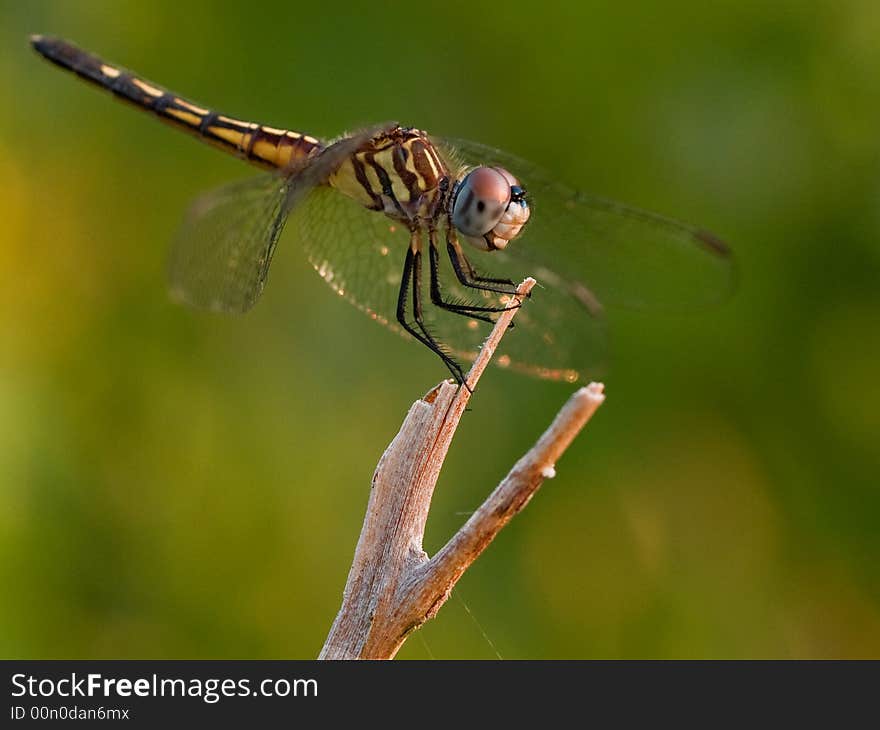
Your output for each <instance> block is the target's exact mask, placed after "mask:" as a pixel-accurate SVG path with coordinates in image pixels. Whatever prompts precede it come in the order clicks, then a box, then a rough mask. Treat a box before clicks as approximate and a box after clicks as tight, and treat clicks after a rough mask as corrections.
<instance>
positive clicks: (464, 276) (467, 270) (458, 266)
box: [446, 236, 516, 295]
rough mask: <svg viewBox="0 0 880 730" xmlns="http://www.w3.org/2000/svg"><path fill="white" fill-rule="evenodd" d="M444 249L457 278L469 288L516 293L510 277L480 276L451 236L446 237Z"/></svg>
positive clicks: (499, 292) (498, 292)
mask: <svg viewBox="0 0 880 730" xmlns="http://www.w3.org/2000/svg"><path fill="white" fill-rule="evenodd" d="M446 250H447V251H448V253H449V260H450V261H451V262H452V268H453V269H454V271H455V275H456V277H458V280H459V281H460V282H461V283H462V284H464V285H465V286H467V287H470V288H471V289H482V290H483V291H491V292H495V293H496V294H511V295H512V294H516V284H514V283H513V282H512V281H511V280H510V279H492V278H490V277H488V276H480V275H479V274H477V272H476V269H474V267H473V264H471V262H470V261H469V260H468V257H467V256H465V253H464V251H462V250H461V244H459V242H458V241H456V240H455V238H453V237H452V236H447V238H446Z"/></svg>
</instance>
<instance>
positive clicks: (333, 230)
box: [288, 186, 605, 381]
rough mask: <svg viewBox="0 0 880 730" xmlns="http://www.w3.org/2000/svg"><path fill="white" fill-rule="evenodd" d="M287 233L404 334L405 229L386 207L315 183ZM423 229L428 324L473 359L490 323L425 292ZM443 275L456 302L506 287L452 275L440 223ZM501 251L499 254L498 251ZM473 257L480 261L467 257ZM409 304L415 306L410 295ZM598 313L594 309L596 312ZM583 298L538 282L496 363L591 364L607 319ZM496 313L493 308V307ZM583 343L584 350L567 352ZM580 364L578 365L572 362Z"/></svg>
mask: <svg viewBox="0 0 880 730" xmlns="http://www.w3.org/2000/svg"><path fill="white" fill-rule="evenodd" d="M288 235H289V236H291V237H292V238H294V239H295V241H296V243H297V244H299V245H300V246H302V248H303V249H304V250H305V252H306V254H307V256H308V259H309V262H310V263H311V264H312V266H313V268H314V269H315V271H317V272H318V274H319V275H320V276H321V277H322V278H323V279H324V280H325V281H326V282H327V284H329V286H330V287H331V288H332V289H333V290H334V291H335V292H336V293H337V294H338V295H339V296H341V297H342V298H344V299H345V300H346V301H348V302H349V303H350V304H352V305H354V306H355V307H357V308H358V309H359V310H360V311H362V312H363V313H364V314H366V315H367V316H368V317H369V318H370V319H372V320H373V321H375V322H378V323H380V324H382V325H384V326H385V327H387V328H388V329H390V330H392V331H394V332H397V333H399V334H401V335H403V336H405V337H409V335H407V334H406V333H405V331H404V330H403V329H402V328H401V327H400V326H399V324H398V322H397V302H398V295H399V291H400V281H401V276H402V271H403V265H404V259H405V257H406V251H407V248H408V247H409V242H410V232H409V230H408V229H407V227H406V226H403V225H401V224H400V223H398V222H396V221H393V220H391V219H390V218H388V217H387V216H385V215H384V214H382V213H380V212H376V211H371V210H368V209H367V208H364V207H363V206H362V205H360V204H359V203H358V202H356V201H354V200H352V199H350V198H348V197H346V196H344V195H342V194H341V193H339V192H338V191H336V190H334V189H332V188H330V187H327V186H320V187H316V188H314V189H313V190H311V191H310V192H309V194H308V195H307V196H306V197H305V199H304V200H303V201H302V202H301V203H300V204H299V205H298V206H297V207H296V208H295V209H294V210H293V211H292V213H291V216H290V221H289V223H288ZM421 236H422V249H423V252H424V254H423V257H422V258H423V261H422V287H421V291H422V300H423V312H424V316H425V323H426V327H427V329H428V331H429V332H430V333H431V334H432V335H433V336H434V337H435V338H436V339H437V340H438V341H439V343H440V345H441V346H442V348H443V349H444V350H445V351H447V352H448V353H449V354H450V355H451V356H453V357H454V358H456V359H457V360H459V361H462V362H467V361H470V360H472V359H473V357H474V356H475V354H476V352H477V350H478V349H479V347H480V345H481V344H482V342H483V340H484V339H485V337H486V335H487V334H488V331H489V328H490V327H491V324H490V323H487V322H484V321H481V320H478V319H477V318H474V317H468V316H462V315H460V314H455V313H452V312H449V311H445V310H443V309H442V308H439V307H437V306H435V305H434V304H433V303H432V302H431V299H430V268H429V266H430V264H429V258H428V256H429V254H428V240H427V232H426V231H423V232H422V233H421ZM438 238H439V241H440V277H439V278H440V281H441V289H442V294H443V297H444V298H445V299H446V300H448V301H451V302H454V303H456V304H463V303H468V304H476V305H479V306H490V307H491V306H506V305H507V304H508V303H509V299H508V298H507V297H505V296H504V295H499V294H493V293H489V292H476V291H474V290H472V289H469V288H466V287H464V286H462V285H461V284H460V283H459V282H458V281H457V279H456V277H455V274H454V271H453V270H452V266H451V264H450V262H449V259H448V257H447V255H446V247H445V231H441V232H439V235H438ZM496 256H498V257H499V258H496ZM487 258H488V261H487V262H486V263H487V264H488V265H489V266H491V268H490V269H487V272H491V274H492V275H498V276H502V277H510V278H511V279H513V280H515V281H516V282H517V283H518V282H519V281H521V280H522V279H523V278H525V276H527V275H528V274H529V273H531V272H530V270H529V268H528V266H525V265H524V264H523V262H522V261H519V260H516V259H512V258H510V257H507V256H504V255H503V254H502V253H498V254H492V255H491V256H489V257H487ZM472 261H473V263H474V264H475V265H478V264H479V263H481V262H479V261H477V260H476V258H474V257H472ZM411 296H412V295H411V294H410V298H409V299H408V301H407V309H408V311H409V312H411V311H412V299H411ZM595 314H598V312H597V313H595ZM583 315H584V309H583V305H582V304H580V303H579V302H578V300H577V299H576V298H573V297H572V296H570V295H566V294H563V295H560V290H558V289H555V288H554V289H550V288H548V289H540V290H535V292H534V293H533V296H532V300H530V301H529V302H527V303H526V306H525V307H524V308H523V310H522V311H521V312H519V313H518V315H517V320H516V327H515V328H514V330H512V331H511V332H509V333H508V334H507V335H506V337H505V338H504V342H503V343H502V347H501V349H500V350H499V352H498V355H497V356H496V358H495V362H496V364H499V365H501V366H503V367H508V368H510V369H517V370H521V371H523V372H526V373H528V374H530V375H536V376H538V377H543V378H552V379H560V380H567V381H574V380H577V379H578V378H579V377H585V376H586V375H587V374H590V375H593V374H594V373H595V370H593V369H589V368H585V365H595V364H596V363H597V362H598V361H599V360H600V359H601V356H602V354H603V353H604V350H605V348H604V346H603V343H604V327H603V326H602V320H601V318H598V317H591V316H589V313H588V316H586V317H585V316H583ZM491 316H493V317H494V316H496V315H491ZM572 340H576V341H577V342H578V343H579V344H580V350H581V357H580V358H579V359H578V358H575V357H574V356H573V355H572V352H571V342H572ZM575 365H577V368H576V367H575Z"/></svg>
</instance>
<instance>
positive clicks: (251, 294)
mask: <svg viewBox="0 0 880 730" xmlns="http://www.w3.org/2000/svg"><path fill="white" fill-rule="evenodd" d="M289 192H290V183H289V180H288V179H285V178H283V177H281V176H280V175H277V174H271V175H263V176H261V177H258V178H254V179H250V180H245V181H242V182H236V183H232V184H230V185H225V186H223V187H221V188H218V189H217V190H213V191H210V192H208V193H205V194H203V195H201V196H199V197H198V198H196V200H195V201H194V202H193V203H192V205H191V206H190V208H189V210H188V211H187V214H186V217H185V219H184V222H183V225H182V226H181V228H180V230H179V232H178V234H177V237H176V239H175V241H174V244H173V246H172V249H171V258H170V261H169V267H168V276H169V281H170V287H171V295H172V297H174V298H175V299H177V300H179V301H182V302H185V303H186V304H189V305H191V306H194V307H198V308H201V309H209V310H213V311H218V312H232V313H240V312H245V311H247V310H248V309H250V308H251V307H252V306H253V305H254V303H255V302H256V301H257V299H258V298H259V296H260V294H261V293H262V291H263V287H264V286H265V283H266V275H267V273H268V270H269V264H270V262H271V260H272V254H273V252H274V250H275V244H276V243H277V241H278V237H279V236H280V235H281V231H282V229H283V228H284V221H285V218H286V214H287V211H286V206H285V204H286V201H287V199H288V195H289Z"/></svg>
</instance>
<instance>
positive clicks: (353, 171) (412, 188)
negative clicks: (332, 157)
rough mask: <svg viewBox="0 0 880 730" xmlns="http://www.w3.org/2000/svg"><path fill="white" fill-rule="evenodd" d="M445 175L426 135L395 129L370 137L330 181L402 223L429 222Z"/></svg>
mask: <svg viewBox="0 0 880 730" xmlns="http://www.w3.org/2000/svg"><path fill="white" fill-rule="evenodd" d="M448 179H449V173H448V171H447V169H446V165H445V163H444V162H443V160H442V159H441V157H440V155H439V154H438V153H437V151H436V150H435V149H434V145H433V144H432V143H431V141H430V139H429V138H428V136H427V135H426V134H425V133H424V132H422V131H421V130H418V129H408V128H403V127H395V128H393V129H391V130H390V131H384V132H381V133H379V134H377V135H376V136H374V137H372V138H371V139H369V140H368V141H367V142H366V143H365V144H364V145H363V146H362V147H361V148H360V149H359V150H357V151H356V152H355V153H354V154H352V155H350V156H349V157H348V158H347V159H346V160H345V161H344V162H343V163H342V164H341V165H340V166H339V168H338V169H337V170H336V171H335V172H334V173H333V174H332V175H331V176H330V179H329V183H330V185H332V186H333V187H334V188H336V189H337V190H339V191H340V192H342V193H344V194H345V195H348V196H349V197H351V198H354V199H355V200H357V201H358V202H359V203H361V204H362V205H364V206H365V207H367V208H370V209H371V210H376V211H381V212H383V213H385V214H386V215H388V216H390V217H391V218H395V219H398V220H402V221H407V222H410V221H419V220H421V221H424V220H434V219H435V218H436V217H437V215H438V212H440V210H441V208H440V205H441V203H442V200H443V197H444V192H445V186H446V181H448Z"/></svg>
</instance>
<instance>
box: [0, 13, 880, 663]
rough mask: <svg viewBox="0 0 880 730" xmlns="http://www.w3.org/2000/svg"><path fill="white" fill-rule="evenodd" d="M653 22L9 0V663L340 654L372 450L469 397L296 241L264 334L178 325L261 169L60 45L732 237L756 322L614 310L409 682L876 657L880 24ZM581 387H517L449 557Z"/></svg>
mask: <svg viewBox="0 0 880 730" xmlns="http://www.w3.org/2000/svg"><path fill="white" fill-rule="evenodd" d="M635 5H637V6H640V7H633V4H630V3H594V2H586V3H571V4H568V5H556V4H554V3H540V4H537V5H536V4H535V3H534V2H526V1H524V0H508V1H507V2H504V3H501V4H499V3H494V2H493V3H479V2H458V1H455V0H453V1H450V2H445V3H411V4H406V5H400V6H397V7H395V8H392V6H390V5H388V6H386V5H384V4H381V3H364V4H362V5H352V6H347V5H345V4H343V3H333V4H332V5H329V6H326V5H322V4H320V3H314V4H313V3H309V4H299V3H297V2H294V1H292V0H287V1H285V2H279V3H260V4H259V6H257V5H255V4H248V3H244V4H242V3H240V2H227V3H218V2H195V3H186V4H185V5H183V6H182V5H181V3H180V2H167V1H166V2H151V3H135V2H128V3H116V2H112V3H111V2H88V3H62V2H58V3H38V2H29V3H18V2H11V1H9V0H4V2H3V3H2V6H0V7H2V23H0V43H2V47H3V49H4V52H3V54H2V57H0V88H2V90H3V98H4V99H5V103H4V105H3V113H2V114H0V184H2V191H3V194H2V196H0V220H2V225H0V585H2V590H0V593H2V598H0V627H2V628H0V655H2V656H4V657H7V658H13V657H16V658H19V657H20V658H42V657H64V658H89V657H120V658H135V657H144V658H159V657H167V658H214V657H217V658H233V657H240V658H246V657H249V658H268V657H290V658H300V657H312V656H315V655H316V653H317V652H318V650H319V648H320V646H321V644H322V642H323V639H324V637H325V635H326V632H327V630H328V628H329V626H330V623H331V621H332V619H333V617H334V615H335V612H336V610H337V608H338V605H339V601H340V596H341V591H342V587H343V584H344V582H345V578H346V575H347V571H348V567H349V563H350V559H351V556H352V552H353V549H354V546H355V542H356V540H357V536H358V533H359V529H360V525H361V520H362V516H363V511H364V507H365V505H366V500H367V494H368V489H369V480H370V476H371V474H372V470H373V468H374V466H375V464H376V461H377V460H378V458H379V456H380V455H381V453H382V451H383V449H384V448H385V446H386V445H387V443H388V442H389V440H390V439H391V438H392V437H393V435H394V434H395V432H396V429H397V428H398V426H399V424H400V422H401V419H402V417H403V415H404V414H405V412H406V410H407V408H408V407H409V405H410V403H411V402H412V401H413V400H414V399H415V398H416V397H418V396H419V395H420V394H422V393H423V392H424V391H426V390H427V389H428V388H429V387H430V386H431V385H433V384H434V383H435V382H437V381H438V380H440V379H441V378H442V377H444V376H445V371H444V369H443V367H442V365H441V364H440V363H439V362H438V361H437V360H436V359H435V358H434V357H433V356H432V355H431V354H430V353H429V352H427V351H426V350H424V349H423V348H421V347H418V346H415V345H413V344H410V343H407V342H404V341H403V340H401V339H400V338H398V337H396V336H394V335H392V334H389V333H387V332H385V331H383V330H382V329H381V328H379V327H376V326H374V325H372V324H370V323H369V322H368V321H367V320H366V319H365V318H363V316H362V315H361V314H360V313H358V312H357V311H356V310H355V309H354V308H351V307H349V306H348V305H346V304H345V303H344V302H343V301H341V300H340V299H339V298H338V297H334V296H332V295H331V294H330V293H329V291H328V290H327V289H326V287H325V285H324V284H323V282H322V281H321V280H320V279H319V278H318V277H317V276H315V275H314V274H313V273H312V271H311V269H310V267H309V266H308V265H307V263H306V261H305V258H304V256H302V255H301V252H298V251H296V250H293V249H292V248H289V247H285V246H284V245H283V242H282V246H281V247H280V249H279V255H278V256H277V257H276V263H275V265H274V268H273V276H272V278H271V283H270V286H269V287H268V289H267V292H266V295H265V296H264V298H263V300H262V302H261V303H260V305H259V306H258V307H257V308H256V309H255V310H254V311H253V312H251V313H250V314H248V315H247V316H246V317H243V318H237V319H236V318H219V317H213V316H207V315H202V314H198V313H194V312H191V311H188V310H185V309H182V308H179V307H177V306H175V305H173V304H171V303H170V302H169V300H168V298H167V296H166V289H165V278H164V261H165V255H166V250H167V242H168V241H169V240H170V237H171V235H172V233H173V231H174V229H175V227H176V225H177V223H178V221H179V220H180V217H181V215H182V212H183V210H184V209H185V207H186V205H187V203H188V201H189V200H190V199H191V198H192V197H193V196H194V195H195V194H196V193H197V192H199V191H201V190H204V189H206V188H209V187H212V186H214V185H217V184H222V183H223V182H225V181H228V180H231V179H237V178H241V177H243V176H246V175H248V174H250V173H251V169H250V168H248V167H247V166H244V165H243V164H242V163H240V162H238V161H237V160H235V159H232V158H229V157H226V156H225V155H223V154H220V153H218V152H216V151H214V150H211V149H210V148H209V147H206V146H204V145H201V144H199V143H197V142H194V141H193V140H192V139H190V138H188V137H187V136H186V135H182V134H179V133H178V132H175V131H174V130H171V129H169V128H167V127H165V126H163V125H160V124H157V123H156V122H155V121H154V120H152V119H150V118H149V117H148V116H147V115H143V114H139V113H137V112H135V111H132V110H131V109H129V108H127V107H125V106H123V105H122V104H118V103H115V102H113V101H112V100H111V99H110V98H109V97H107V96H106V95H102V94H100V93H97V92H96V91H94V90H92V89H90V88H87V87H86V86H85V85H84V84H82V83H80V82H78V81H76V80H75V79H73V78H72V77H71V76H69V75H65V74H63V73H61V72H60V71H58V70H56V69H55V68H52V67H51V66H49V65H48V64H46V63H45V62H43V61H42V60H41V59H39V58H38V57H37V56H36V55H35V54H34V53H33V52H32V51H31V50H30V49H29V48H28V45H27V36H28V34H30V33H34V32H39V33H44V34H54V35H60V36H63V37H67V38H69V39H71V40H74V41H75V42H77V43H79V44H80V45H82V46H83V47H85V48H88V49H90V50H93V51H95V52H97V53H99V54H101V55H102V56H104V57H105V58H107V59H108V60H110V61H113V62H116V63H119V64H121V65H124V66H127V67H129V68H131V69H134V70H136V71H138V72H139V73H141V74H143V75H144V76H145V77H146V78H148V79H152V80H154V81H157V82H159V83H161V84H164V85H166V86H168V87H169V88H171V89H173V90H175V91H177V92H179V93H182V94H184V95H187V96H190V97H191V98H193V99H196V100H200V101H202V102H205V103H207V104H210V105H213V106H215V107H217V108H219V109H221V110H222V111H225V112H228V113H231V114H237V115H241V116H244V117H249V118H253V119H256V120H259V121H262V122H265V123H267V124H272V125H277V126H285V127H292V128H294V129H300V130H302V131H305V132H311V133H314V134H317V135H335V134H338V133H340V132H342V131H343V130H345V129H349V128H354V127H357V126H359V125H362V124H365V123H370V122H376V121H381V120H385V119H400V120H403V121H405V122H408V123H411V124H413V125H416V126H420V127H422V128H426V129H428V130H432V131H435V132H439V133H443V134H447V135H450V136H460V137H468V138H472V139H476V140H479V141H483V142H487V143H490V144H493V145H495V146H498V147H501V148H504V149H507V150H510V151H512V152H515V153H518V154H520V155H522V156H524V157H527V158H530V159H533V160H534V161H536V162H538V163H539V164H541V165H542V166H544V167H546V168H549V169H552V170H556V171H558V173H559V175H560V176H561V177H562V178H564V179H566V180H568V181H571V182H572V183H573V184H575V185H578V186H580V187H583V188H584V189H587V190H589V191H591V192H595V193H597V194H602V195H606V196H609V197H614V198H618V199H620V200H624V201H627V202H630V203H633V204H637V205H640V206H642V207H646V208H649V209H654V210H658V211H661V212H666V213H669V214H673V215H676V216H679V217H683V218H685V219H689V220H693V221H696V222H699V223H700V224H702V225H705V226H706V227H708V228H710V229H712V230H713V231H716V232H717V233H718V234H719V235H721V236H723V237H724V238H726V239H728V240H729V241H731V242H733V244H734V247H735V248H736V251H737V255H738V258H739V266H740V270H741V271H740V273H741V277H740V278H741V283H740V286H739V289H738V291H737V293H736V295H735V296H734V297H733V298H732V299H731V300H730V301H729V302H728V303H727V304H726V305H724V306H722V307H719V308H715V309H711V310H707V311H704V312H694V313H693V315H688V316H678V317H670V316H666V315H659V314H656V313H652V312H646V313H641V314H627V315H626V316H616V317H614V318H613V319H612V324H613V326H614V338H615V350H614V360H613V369H612V370H611V371H610V373H609V375H608V377H607V378H606V384H607V390H608V400H607V402H606V404H605V406H604V407H603V408H602V410H601V411H600V412H599V414H598V416H597V417H596V419H595V420H594V421H593V423H592V424H591V425H590V426H589V428H588V433H585V434H584V436H583V437H582V438H581V439H580V440H579V441H578V442H576V443H575V445H574V447H573V448H572V449H571V450H570V452H569V453H568V454H567V455H566V456H565V458H564V460H563V461H562V462H561V464H560V465H559V475H558V477H557V478H556V479H555V480H554V481H552V482H548V483H547V484H546V485H545V486H544V488H543V489H542V491H541V492H540V493H539V495H538V496H537V498H536V499H535V500H534V501H533V502H532V504H531V505H530V506H529V508H528V509H527V510H526V512H525V513H523V514H522V515H521V516H520V517H518V518H517V519H516V520H515V521H514V523H512V524H511V526H510V527H509V528H508V529H506V530H505V531H504V532H503V534H502V535H501V536H500V538H499V539H498V540H497V541H496V542H495V543H494V544H493V545H492V546H491V548H490V549H489V550H488V552H487V553H486V554H485V555H484V556H483V557H482V558H481V559H480V560H479V561H478V563H477V564H476V565H475V566H474V568H473V569H472V570H471V571H470V572H468V574H467V575H466V576H465V578H464V579H463V580H462V582H461V584H460V590H458V591H457V593H458V594H459V595H460V596H461V597H462V598H463V601H459V600H456V599H455V598H453V599H452V600H451V601H450V602H449V603H448V604H447V606H446V607H445V608H443V610H442V611H441V612H440V614H439V616H438V618H437V619H436V620H435V621H432V622H430V623H429V624H428V625H426V626H425V627H424V629H423V631H422V632H419V633H418V634H416V635H415V636H413V637H412V638H411V639H410V640H409V641H408V642H407V644H406V645H405V646H404V648H403V650H402V651H401V654H400V656H401V657H405V658H426V657H438V658H457V657H474V658H491V657H495V656H496V652H497V653H498V654H500V655H501V656H503V657H505V658H554V657H868V656H874V657H876V656H878V655H880V560H878V557H880V530H878V524H880V519H878V516H880V490H878V476H877V475H878V470H880V449H878V446H877V435H878V432H880V388H878V383H877V375H878V363H880V335H878V330H880V328H878V324H880V293H878V273H880V245H878V239H880V124H878V121H880V44H878V43H877V38H878V37H880V5H878V4H877V3H876V2H875V0H827V1H817V2H809V3H804V2H799V1H796V0H791V1H788V2H787V1H780V2H772V3H752V2H742V0H721V1H719V2H713V3H706V2H698V1H697V0H668V1H667V2H663V3H654V2H651V3H641V4H639V3H637V4H635ZM569 391H570V387H568V386H561V385H554V384H546V383H541V382H537V381H532V380H528V379H524V378H520V377H518V376H516V375H514V374H512V373H505V372H502V371H491V372H490V373H489V375H488V376H487V377H486V378H485V379H484V380H483V382H482V383H481V386H480V390H479V394H478V396H477V398H475V400H474V402H473V411H472V412H470V413H469V414H468V415H467V417H466V419H465V420H464V422H463V424H462V427H461V429H460V431H459V433H458V436H457V438H456V441H455V442H454V444H453V448H452V451H451V454H450V457H449V459H448V461H447V464H446V468H445V470H444V473H443V475H442V478H441V481H440V484H439V487H438V491H437V494H436V497H435V502H434V506H433V510H432V513H431V519H430V522H429V525H428V535H427V540H426V543H427V544H426V547H427V549H428V550H429V552H431V551H433V550H435V549H436V548H437V547H439V546H440V545H441V544H442V543H443V542H444V541H445V539H446V537H448V536H449V535H450V533H451V532H452V531H453V530H454V529H455V528H456V527H457V526H458V525H459V524H460V523H461V521H462V520H463V519H464V518H465V517H464V515H465V514H466V513H468V512H469V511H471V510H473V509H474V507H475V506H476V505H477V504H478V503H479V502H480V501H481V499H482V498H483V497H484V495H485V494H486V493H487V492H488V490H489V489H490V488H492V487H493V486H494V484H495V483H496V482H497V481H498V479H499V478H500V477H502V476H503V475H504V474H505V473H506V471H507V469H508V468H509V466H510V465H511V464H512V463H513V461H514V460H515V459H516V458H517V457H518V456H519V455H520V454H521V453H522V452H523V451H524V450H525V449H526V448H527V447H528V446H529V445H530V444H531V443H532V442H533V440H534V439H535V438H536V436H537V435H538V434H539V433H540V432H541V431H542V430H543V428H544V427H545V425H546V424H547V423H548V422H549V420H550V419H551V418H552V416H553V414H554V413H555V411H556V410H557V408H558V407H559V406H560V405H561V403H562V402H563V401H564V400H565V399H566V398H567V396H568V394H569ZM486 637H488V639H489V640H491V643H490V641H489V640H487V638H486Z"/></svg>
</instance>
